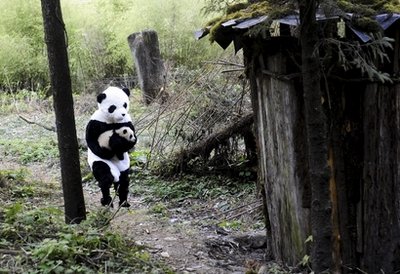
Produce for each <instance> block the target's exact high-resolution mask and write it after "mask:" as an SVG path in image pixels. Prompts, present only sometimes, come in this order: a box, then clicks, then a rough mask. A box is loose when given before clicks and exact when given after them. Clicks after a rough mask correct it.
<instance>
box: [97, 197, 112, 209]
mask: <svg viewBox="0 0 400 274" xmlns="http://www.w3.org/2000/svg"><path fill="white" fill-rule="evenodd" d="M100 203H101V205H102V206H109V207H113V204H112V199H111V197H110V196H108V197H103V198H101V199H100Z"/></svg>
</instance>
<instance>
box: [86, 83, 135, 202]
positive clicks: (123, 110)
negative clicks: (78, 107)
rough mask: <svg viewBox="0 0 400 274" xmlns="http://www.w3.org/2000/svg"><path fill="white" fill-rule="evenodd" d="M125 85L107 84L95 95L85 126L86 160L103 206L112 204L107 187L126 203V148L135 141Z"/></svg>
mask: <svg viewBox="0 0 400 274" xmlns="http://www.w3.org/2000/svg"><path fill="white" fill-rule="evenodd" d="M129 95H130V91H129V89H127V88H122V89H121V88H118V87H108V88H107V89H106V90H104V91H103V92H102V93H100V94H99V95H98V96H97V103H98V109H97V110H96V111H95V112H94V113H93V115H92V116H91V118H90V120H89V122H88V124H87V126H86V136H85V137H86V142H87V145H88V162H89V166H90V168H91V170H92V173H93V176H94V177H95V179H96V180H97V181H98V183H99V187H100V190H101V193H102V198H101V200H100V202H101V204H102V205H103V206H107V205H110V206H112V204H111V203H112V198H111V195H110V188H111V186H114V189H115V190H116V192H117V193H118V196H119V205H120V206H123V207H129V206H130V204H129V203H128V201H127V199H128V192H129V167H130V161H129V154H128V152H129V150H131V149H132V148H133V147H134V146H135V144H136V141H137V139H136V135H135V128H134V126H133V123H132V119H131V117H130V115H129V113H128V111H129Z"/></svg>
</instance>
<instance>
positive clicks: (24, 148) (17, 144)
mask: <svg viewBox="0 0 400 274" xmlns="http://www.w3.org/2000/svg"><path fill="white" fill-rule="evenodd" d="M0 146H4V147H7V149H5V150H4V155H6V156H13V157H17V158H18V162H20V163H22V164H27V163H32V162H45V161H48V160H50V159H56V158H58V148H57V144H56V142H55V141H53V140H52V139H46V138H43V139H37V140H36V141H35V142H33V141H32V140H28V139H15V140H1V139H0Z"/></svg>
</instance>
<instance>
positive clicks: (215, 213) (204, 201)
mask: <svg viewBox="0 0 400 274" xmlns="http://www.w3.org/2000/svg"><path fill="white" fill-rule="evenodd" d="M14 107H15V106H14ZM3 113H4V109H3ZM18 113H23V117H25V118H29V120H31V121H35V123H27V122H26V121H25V120H24V119H21V117H20V116H19V114H18ZM18 113H15V112H14V113H10V114H1V115H0V119H1V121H2V122H1V123H0V167H1V168H0V169H1V170H3V171H4V170H18V169H21V168H23V169H27V170H28V171H29V173H30V174H32V176H33V179H34V181H35V182H38V183H39V184H44V185H47V184H50V185H52V187H53V188H54V190H53V193H52V195H51V197H49V198H43V199H45V200H43V199H39V200H40V203H41V204H46V205H53V206H57V207H59V208H61V209H62V208H63V201H62V191H61V183H60V181H61V180H60V175H59V173H60V172H59V165H58V163H57V161H58V160H57V145H56V135H55V133H54V132H52V131H49V130H48V129H45V128H44V127H43V126H42V125H52V124H54V122H52V121H53V119H54V117H53V116H52V111H51V108H50V107H49V106H47V105H43V104H42V105H37V107H36V108H34V109H28V110H25V109H24V108H23V107H21V109H19V111H18ZM78 113H79V112H78ZM88 117H89V115H88V114H87V115H81V116H78V117H76V120H77V127H78V136H83V134H84V125H85V123H86V121H87V120H88ZM139 138H140V137H139ZM81 166H82V172H83V175H84V176H85V173H86V174H87V173H88V169H87V166H86V161H85V152H84V150H83V151H82V159H81ZM83 190H84V195H85V203H86V210H87V212H88V215H90V214H92V212H95V211H97V210H99V208H101V206H100V202H99V201H100V196H99V195H100V193H99V190H98V188H97V186H96V183H95V182H94V181H91V180H88V181H86V182H85V183H83ZM177 193H178V194H177ZM1 198H3V199H5V198H4V197H0V202H1V203H2V204H3V205H6V204H9V203H10V201H7V200H2V199H1ZM39 200H37V201H39ZM129 201H130V204H131V207H130V208H129V209H125V208H121V209H118V208H110V209H109V210H110V211H112V212H113V219H112V220H111V226H112V228H113V230H115V231H118V232H121V234H122V235H124V236H126V237H129V238H131V239H133V240H134V241H135V242H136V243H137V244H139V245H144V246H146V248H147V249H148V250H149V252H150V253H151V254H153V256H155V257H156V258H158V259H159V260H161V261H164V262H165V263H166V265H168V266H169V267H170V268H171V269H172V270H174V271H175V272H176V273H257V271H258V270H259V269H260V267H261V266H262V265H263V264H265V258H264V254H265V237H264V236H265V227H264V223H263V218H262V212H261V211H262V208H261V201H260V197H259V196H258V194H257V190H256V187H255V183H254V182H248V181H247V182H245V180H243V182H240V181H237V180H236V181H233V180H231V179H228V178H224V177H221V176H205V177H200V176H193V175H190V176H189V175H188V176H182V177H176V178H170V179H168V180H165V179H161V178H159V177H157V176H155V175H152V174H151V173H150V172H148V171H146V170H140V169H137V170H135V171H134V172H133V174H132V178H131V188H130V198H129ZM114 204H117V202H116V201H115V202H114ZM270 267H272V268H275V266H271V265H270ZM270 273H285V272H281V270H279V269H278V268H276V270H274V271H273V272H270Z"/></svg>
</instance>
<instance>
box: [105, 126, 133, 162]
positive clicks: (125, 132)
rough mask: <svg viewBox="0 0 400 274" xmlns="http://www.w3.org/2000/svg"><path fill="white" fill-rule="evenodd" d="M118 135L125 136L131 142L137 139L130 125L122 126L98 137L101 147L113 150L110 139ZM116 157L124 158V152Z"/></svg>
mask: <svg viewBox="0 0 400 274" xmlns="http://www.w3.org/2000/svg"><path fill="white" fill-rule="evenodd" d="M116 136H119V137H123V138H125V139H126V140H127V141H129V142H134V141H135V133H134V132H133V130H132V129H131V128H130V127H121V128H118V129H114V130H108V131H105V132H103V133H102V134H100V136H99V139H98V141H99V145H100V147H102V148H106V149H109V150H111V147H110V140H111V139H112V138H115V137H116ZM116 157H118V159H119V160H123V159H124V154H123V153H118V154H117V155H116Z"/></svg>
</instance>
